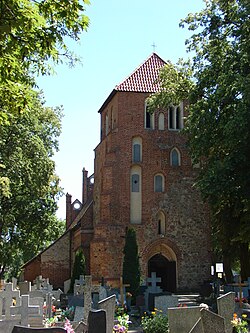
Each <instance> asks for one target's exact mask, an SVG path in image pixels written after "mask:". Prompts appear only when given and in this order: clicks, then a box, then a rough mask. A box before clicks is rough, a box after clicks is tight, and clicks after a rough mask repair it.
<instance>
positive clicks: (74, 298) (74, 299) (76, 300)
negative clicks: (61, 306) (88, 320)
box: [67, 295, 84, 308]
mask: <svg viewBox="0 0 250 333" xmlns="http://www.w3.org/2000/svg"><path fill="white" fill-rule="evenodd" d="M67 299H68V307H69V308H71V307H72V306H73V307H74V308H75V307H76V306H81V307H83V306H84V296H83V295H68V298H67Z"/></svg>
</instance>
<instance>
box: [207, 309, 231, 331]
mask: <svg viewBox="0 0 250 333" xmlns="http://www.w3.org/2000/svg"><path fill="white" fill-rule="evenodd" d="M201 321H202V326H203V332H204V333H225V332H226V331H225V324H224V318H222V317H221V316H219V315H217V314H216V313H214V312H211V311H209V310H206V309H201ZM231 332H232V326H231Z"/></svg>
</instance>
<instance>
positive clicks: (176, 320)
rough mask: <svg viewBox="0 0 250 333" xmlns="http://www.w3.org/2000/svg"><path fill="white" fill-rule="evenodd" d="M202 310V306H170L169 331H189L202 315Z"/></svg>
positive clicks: (171, 332) (180, 332)
mask: <svg viewBox="0 0 250 333" xmlns="http://www.w3.org/2000/svg"><path fill="white" fill-rule="evenodd" d="M200 310H201V307H200V306H193V307H181V308H169V309H168V321H169V333H177V332H178V333H189V332H190V330H191V329H192V328H193V327H194V325H195V324H196V323H197V321H198V320H199V319H200V317H201V311H200Z"/></svg>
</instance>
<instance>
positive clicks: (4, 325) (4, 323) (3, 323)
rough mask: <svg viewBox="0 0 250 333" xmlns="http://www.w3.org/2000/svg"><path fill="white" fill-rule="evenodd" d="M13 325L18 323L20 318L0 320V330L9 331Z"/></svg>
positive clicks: (5, 332)
mask: <svg viewBox="0 0 250 333" xmlns="http://www.w3.org/2000/svg"><path fill="white" fill-rule="evenodd" d="M15 325H20V319H11V320H0V332H1V333H11V332H12V330H13V327H14V326H15Z"/></svg>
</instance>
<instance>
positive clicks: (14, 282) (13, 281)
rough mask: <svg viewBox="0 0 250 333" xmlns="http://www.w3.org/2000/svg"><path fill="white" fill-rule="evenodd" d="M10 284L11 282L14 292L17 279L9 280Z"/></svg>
mask: <svg viewBox="0 0 250 333" xmlns="http://www.w3.org/2000/svg"><path fill="white" fill-rule="evenodd" d="M11 282H12V284H13V290H16V287H17V279H16V278H15V277H13V278H12V279H11Z"/></svg>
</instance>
